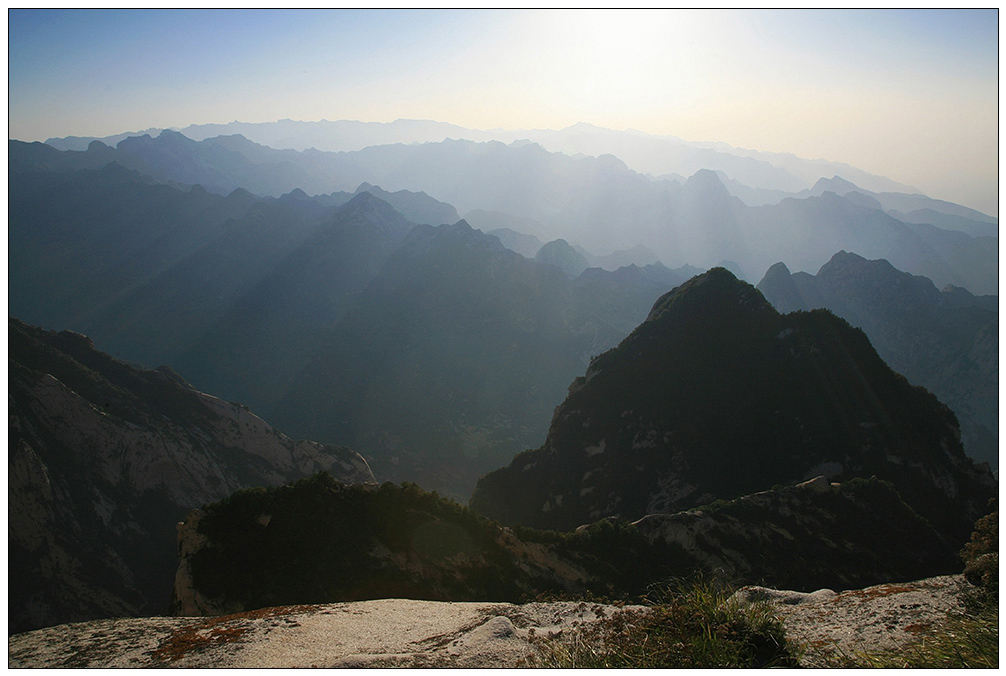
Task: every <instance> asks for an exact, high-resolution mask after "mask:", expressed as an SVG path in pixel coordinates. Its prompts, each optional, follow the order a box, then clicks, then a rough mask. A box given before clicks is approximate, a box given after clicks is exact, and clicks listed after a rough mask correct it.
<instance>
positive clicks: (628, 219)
mask: <svg viewBox="0 0 1006 676" xmlns="http://www.w3.org/2000/svg"><path fill="white" fill-rule="evenodd" d="M144 139H146V140H144ZM235 141H236V140H235V139H232V138H225V137H218V138H212V139H207V140H205V141H202V142H198V143H197V142H195V141H191V140H189V139H186V138H185V137H184V136H182V135H180V134H178V133H176V132H164V133H162V135H161V136H159V137H158V138H157V139H150V138H149V137H141V138H138V139H137V138H134V139H127V140H126V141H123V142H121V143H120V148H117V149H114V150H113V149H111V148H108V147H107V146H103V145H101V144H98V143H95V144H94V145H93V147H91V148H90V149H89V150H88V151H86V152H82V153H80V152H78V153H73V152H68V153H58V152H55V153H53V152H42V149H47V148H48V147H47V146H43V145H42V144H20V143H19V142H11V152H10V155H11V165H12V166H16V167H18V170H19V171H20V170H21V168H22V167H25V168H26V169H27V168H30V166H31V163H32V162H35V163H36V165H37V166H38V167H39V168H52V167H53V166H55V165H59V164H62V166H64V167H68V168H99V167H103V166H104V165H105V164H106V163H107V162H109V161H112V160H113V159H114V160H115V161H117V162H119V163H120V164H124V166H129V167H131V168H134V169H136V170H138V171H142V172H145V173H148V174H150V175H151V176H153V177H154V178H156V179H157V180H159V181H162V182H163V181H173V182H176V183H183V184H192V183H199V184H201V185H204V186H205V187H206V188H207V189H209V190H211V191H217V192H221V193H225V194H226V193H229V192H230V191H232V190H233V189H236V188H238V187H241V188H244V189H247V190H250V191H251V192H253V193H256V192H257V193H259V194H265V195H270V194H271V195H279V194H284V193H287V192H290V191H292V190H294V189H295V188H300V189H302V190H304V191H305V192H307V193H322V194H328V193H331V192H333V191H336V192H344V191H355V190H356V189H357V187H358V186H359V185H360V183H361V182H367V183H370V184H374V185H381V186H382V187H383V188H384V189H386V190H388V191H389V192H391V191H397V190H403V189H405V190H409V191H412V192H423V193H426V194H427V195H430V196H433V197H435V198H436V199H438V200H441V201H444V202H447V203H449V204H451V205H453V206H454V207H455V208H456V209H457V210H458V212H459V213H467V212H469V211H481V212H496V213H503V214H507V215H509V217H511V219H516V220H518V221H520V222H523V223H528V224H530V223H540V224H541V228H542V230H541V231H538V232H529V231H528V230H527V229H524V228H513V227H512V226H504V227H511V229H514V230H517V231H519V232H524V233H527V234H532V235H535V236H537V237H538V238H539V239H541V240H542V241H551V240H554V239H565V240H566V241H567V242H572V243H576V244H578V245H580V246H582V247H584V248H585V249H586V250H587V251H591V252H593V253H594V254H595V255H606V254H608V253H610V252H613V251H616V250H630V249H633V247H638V246H640V245H643V246H646V247H647V248H648V249H649V250H650V251H652V252H653V253H654V254H655V255H656V257H657V258H658V259H659V260H660V261H662V262H663V263H665V264H666V265H669V266H671V267H680V266H681V265H686V264H687V265H697V266H700V267H711V266H714V265H719V264H721V262H722V261H724V260H729V261H735V262H736V263H737V264H738V265H739V267H740V269H742V270H744V271H746V274H747V275H749V276H752V278H751V280H750V281H756V280H757V276H758V275H760V274H761V273H762V271H764V270H766V269H768V267H769V266H771V265H772V264H773V263H775V262H777V261H778V260H780V259H783V260H787V261H789V263H790V265H791V266H793V267H794V269H808V270H810V269H817V268H818V267H820V266H821V265H823V264H824V263H825V262H826V261H827V260H828V258H830V256H831V255H832V254H834V253H835V251H839V250H842V249H844V250H846V251H855V252H857V253H859V254H860V255H863V256H866V257H868V258H886V259H888V260H890V261H891V262H892V263H893V264H894V265H896V266H897V267H898V268H899V269H903V270H906V271H908V272H912V273H913V274H922V275H925V276H927V277H929V278H931V279H933V280H934V282H935V283H936V284H937V285H938V286H941V287H942V286H944V285H946V284H954V285H955V286H962V287H965V288H967V289H969V290H971V291H972V292H973V293H976V294H987V293H991V292H993V290H994V289H997V288H998V249H997V241H998V238H997V237H987V236H984V235H982V236H978V237H975V236H973V235H971V234H967V233H966V232H958V231H951V230H944V229H942V228H940V227H939V226H937V225H934V224H929V223H906V222H903V221H900V220H897V219H896V218H895V217H893V216H892V215H891V214H888V213H885V212H884V211H883V205H881V207H880V208H878V207H877V204H879V202H875V201H872V200H870V201H864V200H863V199H862V198H857V197H856V195H862V194H863V193H860V192H858V191H849V192H846V196H845V197H842V196H839V195H838V194H837V193H834V192H831V191H826V192H823V193H822V194H821V195H820V196H813V195H810V193H809V192H808V193H806V194H807V195H808V196H807V197H801V198H795V197H789V198H786V199H783V200H782V201H781V202H779V203H777V204H765V205H762V206H757V207H749V206H747V205H745V204H744V203H743V202H742V201H740V200H739V199H737V198H735V197H732V196H731V194H730V192H729V191H728V190H727V188H726V187H725V186H724V185H723V182H722V180H721V179H720V178H719V176H718V175H717V174H716V173H715V172H713V171H710V170H700V171H698V172H696V173H695V174H693V175H692V176H691V177H690V178H688V179H687V180H686V181H685V182H684V183H683V184H682V183H679V182H676V181H672V182H667V181H653V180H651V179H649V178H647V177H645V176H643V175H641V174H638V173H636V172H634V171H632V170H630V169H628V167H627V166H626V165H625V164H624V163H623V162H622V161H621V160H619V159H618V158H616V157H614V156H611V155H603V156H600V157H583V156H577V157H570V156H567V155H563V154H560V153H550V152H548V151H546V150H545V149H544V148H542V147H541V146H540V145H537V144H535V143H513V144H511V145H509V146H508V145H504V144H502V143H499V142H497V141H491V142H486V143H475V142H472V141H454V140H450V141H443V142H440V143H426V144H420V145H412V146H406V145H385V146H370V147H368V148H365V149H363V150H359V151H353V152H348V153H325V152H321V151H316V150H312V151H305V152H303V153H298V152H296V151H292V150H286V151H277V150H272V149H270V148H266V147H264V146H259V145H257V144H253V143H251V142H249V141H247V140H242V142H241V143H240V144H236V143H235ZM242 148H243V149H242ZM50 150H51V149H50ZM842 185H843V186H844V185H845V183H842ZM878 194H879V193H878ZM866 197H870V196H869V195H867V196H866ZM885 199H886V198H885ZM914 205H915V206H919V207H924V208H928V209H945V210H949V211H953V212H955V213H959V212H961V208H960V207H957V205H948V204H947V203H941V202H940V201H939V200H929V199H928V198H922V200H921V201H918V202H916V203H914ZM400 206H401V205H400ZM403 208H404V207H403ZM919 210H920V209H915V210H914V212H917V211H919ZM914 212H913V213H914ZM941 213H942V212H941ZM945 215H946V216H948V217H949V218H946V219H942V220H941V221H940V222H941V224H942V225H945V226H953V227H962V228H964V229H965V230H967V231H969V232H971V233H975V234H977V233H982V232H987V231H988V230H989V229H990V228H992V227H996V228H997V226H994V224H991V223H988V222H985V223H982V222H979V221H974V220H973V219H969V218H963V217H961V216H958V215H954V214H945ZM910 218H911V219H913V220H919V218H920V217H919V215H918V214H916V215H914V216H911V217H910ZM986 218H987V217H986ZM923 220H925V219H923ZM928 220H940V219H928ZM497 222H498V219H497ZM495 227H496V226H494V228H493V229H495Z"/></svg>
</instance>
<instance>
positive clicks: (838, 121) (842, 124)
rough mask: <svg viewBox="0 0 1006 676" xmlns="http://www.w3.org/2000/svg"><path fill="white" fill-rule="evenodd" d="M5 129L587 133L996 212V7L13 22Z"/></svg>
mask: <svg viewBox="0 0 1006 676" xmlns="http://www.w3.org/2000/svg"><path fill="white" fill-rule="evenodd" d="M8 36H9V95H10V99H9V116H10V117H9V136H10V138H16V139H20V140H26V141H32V140H45V139H46V138H49V137H53V136H69V135H74V136H106V135H111V134H115V133H120V132H125V131H136V130H141V129H146V128H148V127H183V126H186V125H188V124H194V123H209V122H230V121H233V120H240V121H243V122H266V121H273V120H277V119H282V118H290V119H295V120H320V119H329V120H338V119H356V120H363V121H375V122H390V121H392V120H395V119H397V118H414V119H432V120H439V121H443V122H451V123H454V124H458V125H462V126H466V127H473V128H480V129H491V128H500V127H502V128H507V129H513V128H553V129H559V128H562V127H565V126H569V125H571V124H575V123H576V122H590V123H592V124H595V125H599V126H603V127H609V128H613V129H625V128H634V129H640V130H642V131H646V132H650V133H654V134H670V135H674V136H679V137H681V138H683V139H685V140H690V141H723V142H726V143H729V144H731V145H734V146H738V147H744V148H754V149H758V150H769V151H784V152H792V153H794V154H796V155H799V156H801V157H806V158H824V159H829V160H835V161H840V162H847V163H849V164H852V165H855V166H857V167H860V168H862V169H865V170H867V171H870V172H873V173H876V174H881V175H885V176H888V177H890V178H892V179H895V180H897V181H900V182H902V183H907V184H910V185H915V186H917V187H919V188H920V189H922V190H923V191H924V192H926V193H927V194H929V195H931V196H933V197H938V198H942V199H948V200H952V201H956V202H960V203H963V204H966V205H968V206H972V207H975V208H978V209H981V210H982V211H985V212H986V213H993V214H998V207H997V191H998V43H999V16H998V11H997V10H995V9H992V10H961V11H903V10H893V11H880V10H862V11H852V10H831V11H828V10H821V11H795V10H794V11H779V10H774V11H748V10H743V11H715V10H712V11H683V10H665V11H628V12H596V11H594V12H592V11H586V12H572V11H509V10H507V11H453V10H452V11H421V10H364V11H346V10H330V11H329V10H300V11H270V10H259V11H244V10H158V11H155V10H149V11H148V10H132V11H129V10H114V11H112V10H106V11H90V10H63V11H54V10H9V12H8Z"/></svg>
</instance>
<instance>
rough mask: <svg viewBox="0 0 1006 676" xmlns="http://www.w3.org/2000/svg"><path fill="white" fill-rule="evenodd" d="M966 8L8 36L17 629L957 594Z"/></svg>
mask: <svg viewBox="0 0 1006 676" xmlns="http://www.w3.org/2000/svg"><path fill="white" fill-rule="evenodd" d="M997 21H998V15H997V12H995V11H991V12H989V11H984V10H980V11H978V10H972V11H960V12H956V11H955V12H950V11H937V12H929V11H926V12H880V11H876V12H870V11H866V12H859V11H855V12H851V11H833V12H823V13H822V12H760V11H759V12H755V11H731V12H726V11H722V12H683V11H663V12H626V13H623V12H591V11H588V12H535V11H532V12H511V11H506V12H454V11H451V12H426V11H397V10H396V11H359V12H358V11H341V10H337V11H308V12H306V13H305V12H299V11H289V12H288V11H175V10H169V11H155V12H148V11H52V10H11V12H10V29H11V38H10V41H11V45H10V49H11V59H10V63H11V65H10V79H11V94H10V98H11V111H10V113H11V114H10V138H9V140H8V173H9V183H8V192H9V195H8V197H9V200H8V201H9V214H8V216H9V219H8V283H9V292H8V313H9V338H10V349H9V361H10V376H9V383H8V384H9V395H10V397H9V398H10V413H11V415H10V439H11V441H10V453H9V458H8V466H9V467H8V468H9V475H10V481H9V489H10V490H9V492H10V512H11V517H10V528H9V530H10V533H9V535H10V537H9V540H10V543H9V544H10V549H11V580H12V594H11V601H10V617H11V631H12V632H23V631H29V630H33V629H37V628H40V627H47V626H51V625H58V624H62V623H65V622H72V621H83V620H94V619H98V618H108V617H124V616H132V617H140V616H155V615H159V614H167V613H169V612H171V613H175V614H179V615H193V614H198V615H225V614H227V613H235V612H245V611H252V610H256V609H261V608H264V607H271V606H281V605H294V604H319V603H331V602H336V601H358V600H362V599H377V598H414V599H434V600H445V601H480V602H481V601H499V602H513V603H517V602H520V601H522V600H527V599H529V598H534V597H535V596H536V595H538V594H542V593H562V594H568V595H573V596H577V595H585V594H605V595H609V597H610V598H613V599H616V598H620V599H624V600H632V599H636V600H638V599H639V598H641V596H642V595H644V594H645V593H646V591H647V590H648V589H650V588H651V587H652V585H654V584H657V583H660V582H662V581H666V580H667V579H670V578H679V577H685V576H688V575H691V574H695V573H697V572H705V573H709V574H713V572H714V571H719V573H718V574H720V575H726V576H727V577H730V578H731V580H732V581H734V582H740V583H743V584H746V583H759V584H766V585H770V586H773V585H774V586H776V587H779V588H786V589H794V590H800V591H807V592H812V591H814V590H815V589H818V588H820V587H830V588H833V589H837V590H842V589H852V588H858V587H862V586H867V585H874V584H881V583H887V582H906V581H911V580H918V579H921V578H925V577H931V576H936V575H949V574H959V573H961V570H963V568H962V564H961V561H960V558H959V556H958V552H959V551H960V550H961V547H962V546H963V545H964V543H965V542H966V541H967V540H968V538H969V536H970V534H971V531H972V529H973V528H974V525H975V522H976V520H977V519H978V518H979V517H982V516H983V515H984V514H986V513H988V512H989V511H993V510H995V509H996V508H995V506H994V503H990V502H989V500H990V499H991V498H993V497H994V496H995V494H996V492H997V477H998V468H999V427H998V423H999V417H998V411H999V393H998V311H999V301H998V290H999V277H998V273H999V237H998V192H997V187H998V186H997V183H998V159H997V156H996V152H995V145H994V143H986V141H988V140H989V139H995V137H996V133H997V124H996V114H997V113H995V112H994V109H995V105H994V104H995V101H996V91H997V89H996V88H997V80H996V77H994V76H992V75H990V73H994V72H995V68H996V66H995V64H994V62H995V55H996V49H997V31H996V23H997ZM825 24H827V25H829V26H831V27H832V31H831V32H830V33H829V32H827V31H825V30H824V27H825ZM326 30H327V32H326ZM480 31H481V32H480ZM99 35H106V36H107V35H114V36H115V37H114V38H111V39H108V40H107V41H102V40H99V39H98V36H99ZM476 35H481V36H482V38H480V39H478V40H477V39H476V38H475V37H474V36H476ZM825 35H827V38H825V37H824V36H825ZM362 36H369V37H370V38H371V41H370V42H368V41H367V40H365V39H364V37H362ZM543 36H549V38H550V39H551V42H550V43H549V45H550V46H549V45H545V44H544V43H543ZM815 36H816V38H817V41H816V42H815ZM599 37H604V38H606V40H605V41H600V42H597V39H598V38H599ZM670 37H677V38H678V39H677V41H675V40H671V39H670ZM703 37H705V41H703V40H702V39H701V38H703ZM323 38H325V39H324V40H323ZM393 38H394V39H393ZM634 38H635V39H634ZM592 40H593V41H594V42H591V41H592ZM587 43H590V44H597V45H599V46H598V50H599V54H593V53H591V52H585V51H583V49H584V48H583V47H582V45H583V44H587ZM668 43H673V44H671V45H670V46H668ZM178 44H183V45H185V46H186V48H187V49H178V50H176V49H175V47H176V45H178ZM250 44H257V47H256V50H251V49H250V47H249V46H248V45H250ZM849 44H856V45H858V47H859V48H858V49H857V50H850V49H848V45H849ZM50 47H51V49H49V50H48V51H47V48H50ZM228 50H230V51H228ZM521 50H523V51H521ZM556 50H558V51H556ZM744 50H746V51H744ZM181 52H187V53H185V54H182V53H181ZM263 54H275V55H277V56H276V58H275V60H274V61H271V62H270V61H268V60H266V59H264V58H263V56H262V55H263ZM278 55H282V57H280V56H278ZM576 55H580V57H581V59H582V60H583V61H584V63H580V64H578V63H577V62H576V61H575V58H574V57H575V56H576ZM794 55H802V57H803V58H802V59H794V58H793V57H794ZM127 56H128V57H129V58H128V59H127V58H125V57H127ZM908 56H910V57H911V58H906V57H908ZM533 62H536V63H537V64H538V65H537V66H535V65H534V63H533ZM197 64H198V67H197ZM705 80H709V81H708V82H707V81H705ZM713 81H715V82H719V83H720V89H717V88H716V87H714V86H713V84H712V82H713ZM923 81H924V82H926V83H928V89H926V90H925V91H921V90H918V89H917V88H915V86H916V85H917V84H918V83H919V82H923ZM522 82H523V83H524V84H525V86H523V87H521V86H519V85H520V83H522ZM770 91H771V92H773V95H772V96H769V95H768V93H767V92H770ZM75 99H77V100H79V102H77V103H75ZM839 100H841V101H842V103H841V105H839V104H837V103H836V101H839ZM990 100H991V101H992V104H993V105H992V107H991V110H990V108H989V101H990ZM773 101H775V103H773ZM115 102H118V103H115ZM184 102H188V103H184ZM909 104H911V105H909ZM826 110H827V111H828V112H827V113H825V112H823V111H826ZM892 110H897V111H898V113H897V117H898V119H897V120H894V119H893V118H892V117H891V111H892ZM227 120H234V121H227ZM787 140H789V141H790V142H791V145H787ZM881 146H882V147H881ZM822 158H824V159H822ZM794 515H802V517H801V518H796V516H794ZM879 515H883V516H884V517H885V518H879ZM176 525H177V529H176ZM793 561H798V562H799V565H798V566H795V567H794V566H793V565H790V564H791V563H792V562H793ZM996 565H997V564H996ZM15 583H16V584H15ZM15 589H16V593H15V592H14V591H13V590H15Z"/></svg>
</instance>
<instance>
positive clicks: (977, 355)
mask: <svg viewBox="0 0 1006 676" xmlns="http://www.w3.org/2000/svg"><path fill="white" fill-rule="evenodd" d="M758 289H759V290H760V291H761V292H762V293H763V294H764V295H765V298H766V299H767V300H769V301H770V302H771V303H772V304H773V305H774V306H775V308H776V309H777V310H779V311H780V312H792V311H794V310H811V309H814V308H826V309H828V310H830V311H831V312H833V313H834V314H836V315H838V316H839V317H842V318H843V319H845V320H847V321H848V322H849V323H850V324H852V325H853V326H856V327H859V328H861V329H862V330H863V331H864V332H865V333H866V335H867V336H868V337H869V338H870V342H871V344H872V345H873V346H874V347H875V348H876V350H877V354H879V355H880V356H881V358H883V360H884V361H885V362H887V364H888V365H889V366H890V367H891V368H892V369H894V370H895V371H897V372H898V373H901V374H902V375H904V376H905V377H906V378H908V380H909V382H911V383H913V384H916V385H922V386H924V387H925V388H926V389H928V390H929V391H931V392H933V393H934V394H935V395H936V396H937V397H938V398H939V399H940V401H942V402H944V403H945V404H947V406H949V407H950V408H951V409H953V411H954V413H955V414H956V416H957V418H958V420H959V422H960V425H961V436H962V440H963V443H964V449H965V450H966V451H967V452H968V455H970V456H971V457H972V458H975V459H976V460H978V461H985V462H988V463H989V464H990V465H991V466H992V468H993V469H997V468H998V466H999V444H998V435H999V377H998V375H999V359H998V344H999V312H998V298H997V297H996V296H974V295H973V294H971V293H970V292H968V291H967V290H966V289H962V288H959V287H953V286H947V287H944V289H943V290H942V291H938V290H937V288H936V286H934V285H933V283H932V282H931V281H930V280H928V279H926V278H924V277H920V276H913V275H911V274H908V273H905V272H901V271H899V270H897V269H896V268H895V267H894V266H892V265H891V264H890V263H889V262H888V261H886V260H873V261H871V260H866V259H865V258H863V257H862V256H858V255H856V254H853V253H847V252H845V251H842V252H839V253H837V254H835V255H834V256H832V258H831V260H830V261H829V262H828V263H826V264H825V265H824V266H822V267H821V269H820V270H819V271H818V273H817V274H816V275H809V274H807V273H805V272H799V273H796V274H790V272H789V268H787V267H786V265H785V264H782V263H777V264H776V265H774V266H772V268H770V269H769V271H768V272H767V273H766V274H765V277H764V278H763V279H762V281H761V282H759V283H758Z"/></svg>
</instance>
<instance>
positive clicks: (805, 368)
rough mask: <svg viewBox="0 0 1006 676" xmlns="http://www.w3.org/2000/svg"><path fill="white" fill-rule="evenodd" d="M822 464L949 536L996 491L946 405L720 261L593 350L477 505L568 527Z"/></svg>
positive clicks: (863, 343) (684, 505)
mask: <svg viewBox="0 0 1006 676" xmlns="http://www.w3.org/2000/svg"><path fill="white" fill-rule="evenodd" d="M821 474H823V475H825V476H827V477H828V478H829V479H830V480H840V481H841V480H848V479H852V478H854V477H870V476H876V477H878V478H880V479H884V480H887V481H890V482H891V483H892V484H893V485H894V486H895V488H896V489H897V491H898V492H899V493H900V494H901V497H902V498H903V499H904V500H905V502H906V503H907V504H908V505H909V506H910V507H911V508H912V509H914V510H915V511H917V512H918V513H919V514H920V515H922V516H923V517H924V518H926V519H927V520H929V522H930V523H931V524H932V525H933V526H934V527H935V528H936V530H937V531H938V532H939V533H941V534H942V535H943V536H944V537H946V538H948V540H950V541H951V542H961V543H963V542H964V540H965V539H966V538H967V536H968V533H969V531H970V528H971V525H972V524H973V522H974V519H975V518H976V517H977V515H979V514H980V513H981V512H982V510H983V509H984V506H985V503H986V502H987V500H988V498H989V497H990V496H991V495H993V494H994V490H995V489H994V485H995V483H994V480H993V478H992V474H991V471H990V470H989V468H988V466H987V465H984V464H983V465H981V466H975V464H974V463H973V462H972V461H971V460H970V459H968V458H967V457H966V456H965V455H964V451H963V448H962V447H961V443H960V439H959V436H958V432H957V421H956V419H955V417H954V415H953V413H952V412H951V411H950V409H948V408H947V407H946V406H944V405H943V404H941V403H940V402H939V401H938V400H937V399H936V397H934V396H933V395H932V394H930V393H929V392H927V391H926V390H924V389H922V388H917V387H913V386H912V385H910V384H909V383H908V382H907V381H906V380H905V379H904V377H902V376H900V375H898V374H896V373H895V372H893V371H892V370H891V369H890V368H889V367H888V366H887V365H886V364H884V362H883V361H882V360H881V359H880V358H879V357H878V356H877V353H876V352H875V351H874V350H873V348H872V346H871V345H870V343H869V341H868V339H867V338H866V335H865V334H864V333H863V332H862V331H859V330H857V329H853V328H852V327H850V326H849V325H848V323H846V322H845V321H844V320H842V319H839V318H838V317H835V316H834V315H833V314H831V313H829V312H827V311H814V312H798V313H793V314H789V315H780V314H779V313H777V312H776V311H775V310H774V309H773V308H772V306H771V305H769V303H768V302H767V301H766V300H765V299H764V298H763V297H762V295H761V294H760V293H759V292H758V291H757V290H756V289H755V288H754V287H752V286H750V285H749V284H745V283H743V282H740V281H738V280H737V279H736V278H735V277H734V276H733V275H732V274H730V273H729V272H727V271H726V270H724V269H722V268H718V269H714V270H710V271H709V272H707V273H705V274H703V275H700V276H698V277H695V278H693V279H692V280H690V281H688V282H687V283H685V284H683V285H681V286H680V287H678V288H677V289H675V290H674V291H671V292H669V293H667V294H665V295H664V296H662V297H661V298H660V299H659V300H658V301H657V302H656V303H655V304H654V306H653V309H652V310H651V312H650V315H649V317H648V318H647V319H646V321H645V322H643V323H642V324H641V325H640V326H639V327H638V328H637V329H636V330H635V331H633V332H632V333H631V334H630V335H629V336H628V337H627V338H626V339H625V340H623V341H622V342H621V344H619V346H618V347H617V348H614V349H612V350H610V351H608V352H606V353H605V354H603V355H601V356H599V357H598V358H596V359H594V360H592V362H591V365H590V367H589V368H588V369H587V372H586V374H585V375H584V376H582V377H580V378H577V379H576V380H575V381H574V383H573V384H572V385H571V386H570V388H569V395H568V396H567V397H566V400H565V401H564V402H563V404H562V405H561V406H559V407H558V408H557V409H556V411H555V414H554V416H553V419H552V424H551V427H550V428H549V433H548V437H547V439H546V440H545V443H544V445H542V446H541V447H540V448H538V449H535V450H530V451H526V452H524V453H521V454H519V455H518V456H516V457H515V458H514V459H513V461H512V462H511V463H510V465H509V466H508V467H504V468H502V469H499V470H497V471H495V472H493V473H491V474H489V475H487V476H485V477H483V478H482V479H481V480H480V481H479V483H478V486H477V487H476V489H475V493H474V494H473V496H472V499H471V506H472V507H473V508H474V509H476V510H477V511H479V512H480V513H482V514H484V515H486V516H489V517H490V518H494V519H498V520H500V521H501V522H503V523H508V524H513V523H523V524H525V525H530V526H534V527H543V528H559V529H568V528H573V527H576V526H578V525H580V524H583V523H588V522H592V521H595V520H597V519H599V518H603V517H606V516H618V517H620V518H623V519H637V518H640V517H642V516H644V515H646V514H652V513H673V512H678V511H681V510H684V509H689V508H693V507H697V506H699V505H702V504H706V503H709V502H711V501H713V500H716V499H727V500H729V499H733V498H736V497H739V496H741V495H745V494H748V493H752V492H756V491H761V490H766V489H768V488H769V487H771V486H774V485H776V484H779V483H794V482H798V481H802V480H804V479H808V478H810V477H814V476H817V475H821Z"/></svg>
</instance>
